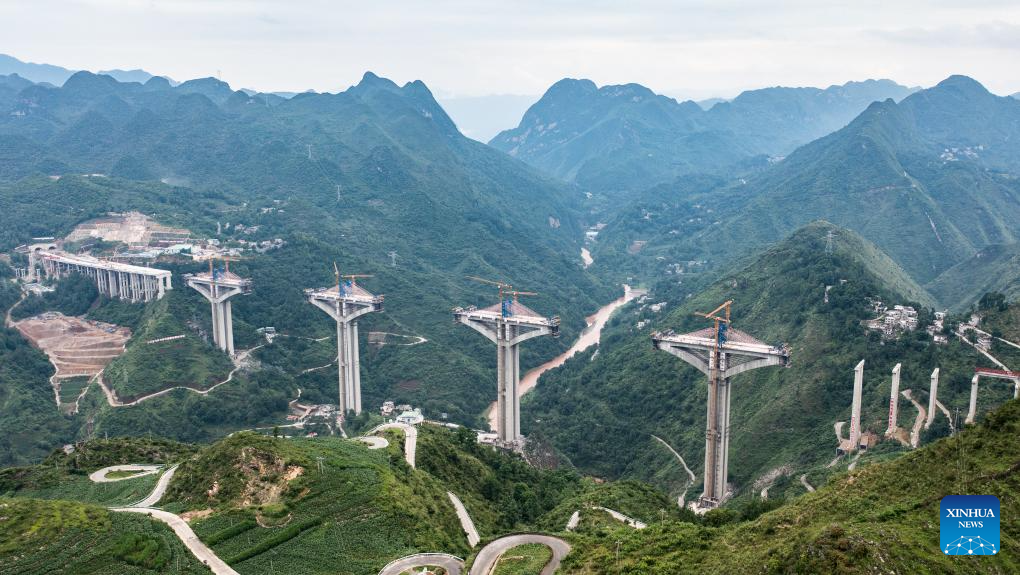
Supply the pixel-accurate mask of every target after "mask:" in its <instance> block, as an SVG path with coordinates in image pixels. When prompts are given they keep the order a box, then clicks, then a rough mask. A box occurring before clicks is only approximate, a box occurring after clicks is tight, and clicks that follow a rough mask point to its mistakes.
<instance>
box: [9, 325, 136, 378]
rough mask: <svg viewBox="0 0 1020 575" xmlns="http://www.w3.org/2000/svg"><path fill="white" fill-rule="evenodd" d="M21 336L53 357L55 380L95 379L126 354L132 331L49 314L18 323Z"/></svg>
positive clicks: (17, 326) (51, 359)
mask: <svg viewBox="0 0 1020 575" xmlns="http://www.w3.org/2000/svg"><path fill="white" fill-rule="evenodd" d="M14 326H15V327H16V328H17V330H18V331H19V332H21V335H23V336H25V339H27V340H28V341H29V342H30V343H31V344H32V345H34V346H35V347H37V348H39V349H41V350H42V351H43V352H45V353H46V355H47V356H49V358H50V361H51V362H52V363H53V365H54V367H56V369H57V373H56V375H54V377H55V378H58V379H59V378H67V377H82V376H88V377H91V376H93V375H95V374H97V373H99V372H100V371H102V369H103V368H104V367H106V366H107V364H109V363H110V362H111V361H113V360H114V359H115V358H117V357H118V356H119V355H120V354H122V353H124V345H125V344H126V343H127V341H128V340H129V339H131V330H130V329H128V328H126V327H119V326H116V325H113V324H108V323H103V322H98V321H92V320H86V319H82V318H78V317H68V316H65V315H63V314H61V313H57V312H46V313H44V314H41V315H37V316H35V317H30V318H28V319H23V320H21V321H19V322H16V323H14Z"/></svg>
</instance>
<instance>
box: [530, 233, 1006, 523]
mask: <svg viewBox="0 0 1020 575" xmlns="http://www.w3.org/2000/svg"><path fill="white" fill-rule="evenodd" d="M830 230H831V231H832V232H833V249H832V253H831V254H830V253H827V251H826V243H827V241H826V238H827V236H828V232H829V231H830ZM865 245H866V242H865V241H864V240H863V239H861V238H860V237H858V236H856V235H855V234H853V233H852V232H849V231H848V230H843V229H840V228H837V227H834V226H832V225H831V224H825V223H817V224H813V225H810V226H807V227H805V228H804V229H802V230H799V231H798V232H797V233H795V234H793V235H792V236H790V237H789V238H788V239H786V240H784V241H783V242H781V243H780V244H778V245H776V246H774V247H772V248H770V249H769V250H768V251H766V252H765V253H764V254H763V255H761V256H760V257H759V258H758V259H756V260H754V261H753V262H751V263H750V264H748V265H747V266H746V267H744V268H742V269H740V270H739V271H736V272H734V273H732V274H730V275H728V276H725V277H723V278H722V279H721V280H719V281H718V282H716V283H715V284H713V285H712V286H711V287H710V288H709V289H707V290H706V291H704V292H703V293H701V294H699V295H697V296H695V297H691V298H687V297H686V296H685V294H684V291H685V290H684V286H676V285H675V284H668V283H666V282H664V283H663V285H662V286H661V287H659V288H657V289H656V290H655V292H654V293H653V295H652V296H651V298H650V301H649V302H648V303H653V302H663V301H665V302H666V308H665V310H666V311H665V313H656V312H654V311H652V310H651V309H650V308H649V307H648V306H647V305H645V306H643V307H642V306H638V305H631V306H630V307H628V308H624V309H623V310H622V311H621V313H619V314H618V315H617V316H616V317H614V318H613V319H612V320H611V322H610V325H609V326H607V329H606V330H605V331H604V332H603V334H602V341H601V343H600V346H599V353H598V356H597V357H596V358H595V359H594V360H592V352H587V353H584V354H580V355H579V356H576V357H574V358H573V359H571V360H570V361H568V362H567V363H566V364H565V365H564V366H563V367H562V368H560V369H558V370H555V371H552V372H549V373H548V374H546V375H544V376H543V377H542V380H541V382H540V384H539V386H538V388H537V390H536V392H535V393H533V394H531V395H529V396H528V397H527V398H526V399H525V401H524V403H523V405H522V409H523V417H522V422H523V424H524V426H525V432H526V433H528V434H531V435H533V436H535V435H536V434H537V435H538V436H541V437H544V438H546V439H547V440H548V441H549V443H551V445H552V447H553V448H554V450H555V451H557V452H559V453H560V454H562V456H563V457H564V459H565V460H567V461H569V462H570V463H572V464H573V465H575V466H577V467H578V468H579V469H580V470H581V471H583V472H584V473H587V474H591V475H595V476H598V477H606V478H610V479H617V478H633V479H638V480H642V481H646V482H650V483H653V484H655V485H657V486H659V487H661V488H662V489H664V490H666V491H667V492H669V493H670V496H671V498H674V499H675V497H676V496H677V495H679V494H680V493H681V492H682V491H683V490H684V488H685V486H686V484H687V480H688V478H687V474H686V473H685V472H684V470H683V468H682V467H681V466H680V464H679V462H678V461H677V460H676V458H675V457H674V456H673V455H672V453H670V452H669V451H668V450H667V449H666V448H665V447H664V446H663V445H662V444H660V443H659V442H658V441H656V440H654V439H653V438H652V435H657V436H659V437H661V438H663V439H665V440H666V441H667V442H669V443H670V445H672V446H673V447H674V448H675V449H676V450H677V451H678V452H679V453H680V454H681V455H682V456H683V457H684V458H685V460H686V461H687V464H688V466H690V468H691V469H692V470H693V471H694V472H695V473H696V474H697V475H698V477H701V472H700V468H701V467H702V461H703V460H704V456H703V453H704V425H705V424H704V421H705V420H704V417H705V416H704V405H705V401H706V399H705V397H706V396H705V394H706V389H705V379H704V376H703V375H702V374H701V373H700V372H698V371H696V370H695V369H693V368H691V367H688V366H686V365H685V364H684V363H683V362H681V361H680V360H679V359H677V358H675V357H672V356H670V355H668V354H666V353H664V352H660V351H655V350H653V349H652V346H651V345H650V343H649V335H650V332H651V331H652V330H664V329H674V330H676V332H678V333H685V332H689V331H694V330H696V329H701V328H703V327H705V325H706V323H705V321H704V320H703V319H702V318H698V317H696V316H695V315H694V312H696V311H708V310H711V309H714V308H715V307H716V306H718V305H719V304H720V303H722V302H724V301H726V300H730V299H732V300H733V301H734V302H735V303H734V305H733V321H734V324H733V325H734V327H735V328H736V329H740V330H742V331H745V332H747V333H749V334H752V335H753V336H754V337H756V338H758V339H760V340H761V341H764V342H768V343H780V342H786V343H788V344H789V345H790V346H791V358H792V361H791V367H790V368H789V369H779V368H769V369H761V370H756V371H752V372H750V373H747V374H743V375H740V376H738V377H737V378H735V380H734V392H733V395H732V421H731V428H730V429H731V431H730V453H731V457H730V479H731V481H733V482H734V484H735V487H736V489H737V493H739V494H741V495H742V496H743V497H751V496H752V493H751V491H752V490H751V489H750V487H751V486H752V485H753V484H754V482H755V481H756V480H758V479H759V478H761V477H762V476H764V475H766V474H767V473H768V472H770V471H772V470H774V469H777V468H781V467H783V466H787V465H789V466H791V468H792V469H793V471H794V473H795V474H796V476H799V475H800V474H801V473H804V472H813V470H815V469H817V468H819V467H822V466H823V465H824V464H827V463H828V462H829V461H830V460H831V459H832V457H833V455H834V451H835V447H836V437H835V435H834V432H833V423H834V422H836V421H840V420H844V421H845V420H846V419H847V414H848V412H849V408H850V400H851V391H852V381H853V380H852V370H853V367H854V365H856V363H857V362H858V361H860V360H861V359H864V360H865V362H866V364H865V383H864V402H863V410H862V413H863V414H864V420H863V425H864V427H865V429H871V430H874V431H876V432H877V433H880V434H881V433H882V432H884V430H885V427H886V418H887V414H888V401H889V386H890V376H889V374H890V371H891V369H892V367H893V366H894V365H895V364H896V363H901V364H902V366H903V367H902V373H903V377H902V381H901V384H900V385H901V389H913V390H914V393H915V397H918V398H922V399H921V400H922V401H925V399H924V398H925V397H926V390H927V389H928V376H929V374H930V373H931V371H932V370H933V369H934V368H935V367H939V368H940V369H941V374H942V375H941V385H940V389H939V399H940V400H941V402H942V403H943V404H945V405H946V406H947V408H948V409H950V411H953V410H955V409H956V408H961V409H963V410H964V412H966V406H967V402H968V398H969V389H970V387H969V381H970V377H971V376H972V375H973V370H974V367H975V366H978V365H989V366H990V365H991V363H990V362H989V361H988V360H987V359H985V358H983V356H979V355H978V354H977V353H976V352H975V351H974V350H973V349H972V348H971V347H969V346H967V345H965V344H962V343H961V342H960V341H959V340H957V339H955V338H954V339H953V341H951V342H950V343H949V345H945V346H936V345H933V344H932V343H931V339H930V336H928V335H927V334H926V333H925V332H924V329H923V328H924V327H925V326H926V325H927V324H929V323H930V322H931V318H932V315H931V310H930V309H925V308H924V307H922V306H920V304H918V303H916V302H913V300H912V299H911V298H909V297H908V296H904V295H901V294H898V293H897V292H896V291H893V289H892V288H891V287H890V285H892V286H895V285H897V284H896V283H895V282H888V281H886V278H896V277H902V274H900V273H896V268H895V267H889V266H890V265H891V264H889V262H888V260H887V259H883V258H875V257H872V256H871V255H870V254H871V253H872V250H873V248H872V250H868V249H864V248H863V247H862V246H865ZM826 286H833V287H832V288H831V289H830V290H829V301H828V303H826V302H825V287H826ZM868 298H878V299H880V300H882V301H883V302H885V303H886V304H887V305H892V304H904V305H911V304H913V305H915V306H918V307H919V309H920V312H919V328H918V330H917V331H915V332H910V333H906V334H904V335H902V336H900V337H898V338H896V339H893V340H888V341H884V342H883V341H882V340H881V339H880V337H879V334H878V333H877V332H874V331H868V330H867V329H865V327H864V326H863V325H862V321H864V320H867V319H872V318H874V317H875V315H876V314H875V312H873V311H872V310H871V308H870V307H869V305H868ZM640 321H645V322H650V323H648V324H647V325H645V326H644V327H642V328H641V329H638V328H637V324H638V322H640ZM1007 397H1008V394H1007V392H1006V390H1005V389H994V390H993V389H989V394H988V395H987V396H982V405H981V410H980V411H982V412H984V411H986V410H987V409H988V407H989V406H994V405H999V404H1001V403H1002V402H1003V401H1005V399H1007ZM986 402H987V403H986ZM914 413H915V412H914V410H913V408H912V406H911V405H910V404H909V403H908V402H906V401H901V403H900V422H899V423H900V426H901V427H904V428H908V429H909V427H910V425H911V422H912V417H913V415H914ZM883 448H885V449H889V450H891V451H893V452H898V451H901V450H902V449H903V448H902V447H898V444H897V443H895V442H887V444H883ZM870 457H871V455H870V454H869V455H868V456H866V457H865V459H864V461H867V459H869V458H870ZM819 477H822V476H821V475H820V476H819ZM786 481H789V480H788V479H787V480H786ZM783 485H789V486H790V487H791V489H792V490H793V491H794V492H796V489H797V488H798V487H797V486H798V485H799V481H794V482H792V483H785V484H783ZM783 485H780V486H779V487H780V491H779V492H776V495H777V496H778V495H780V494H781V493H782V491H784V489H783ZM800 489H801V490H802V489H803V488H802V487H801V488H800ZM700 491H701V486H700V484H698V485H693V486H690V488H689V489H688V490H687V498H688V500H690V499H691V498H693V497H697V495H698V494H699V493H700ZM755 495H756V494H755ZM736 503H737V504H739V502H736Z"/></svg>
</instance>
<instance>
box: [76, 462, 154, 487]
mask: <svg viewBox="0 0 1020 575" xmlns="http://www.w3.org/2000/svg"><path fill="white" fill-rule="evenodd" d="M160 469H163V466H162V465H111V466H110V467H104V468H102V469H100V470H99V471H93V472H92V474H91V475H89V480H90V481H92V482H93V483H112V482H114V481H124V480H125V479H134V478H135V477H141V476H143V475H152V474H154V473H159V470H160ZM115 471H137V472H138V473H136V474H135V475H130V476H128V477H116V478H110V477H107V475H109V474H110V473H113V472H115Z"/></svg>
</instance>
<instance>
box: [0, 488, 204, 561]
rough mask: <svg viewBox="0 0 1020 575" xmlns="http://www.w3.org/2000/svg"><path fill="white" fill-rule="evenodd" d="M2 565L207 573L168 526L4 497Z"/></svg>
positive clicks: (138, 517)
mask: <svg viewBox="0 0 1020 575" xmlns="http://www.w3.org/2000/svg"><path fill="white" fill-rule="evenodd" d="M0 516H2V517H3V520H2V521H0V564H2V565H3V572H4V573H5V574H10V575H35V574H37V573H67V574H68V575H77V574H82V575H84V574H86V573H87V574H90V575H136V574H138V575H140V574H143V573H153V572H157V573H167V572H173V573H185V574H189V573H190V574H200V573H208V572H209V569H208V567H206V566H204V565H202V564H201V563H199V562H198V560H196V559H195V557H194V556H193V555H192V554H191V553H190V552H189V551H188V550H187V549H186V548H185V547H184V545H183V544H182V543H181V542H180V540H179V539H178V538H177V536H176V535H175V534H174V533H173V531H171V530H170V528H169V527H167V526H166V525H163V524H162V523H157V522H156V521H153V520H151V519H149V518H147V517H145V516H143V515H136V514H133V513H111V512H108V511H107V510H105V509H102V508H100V507H94V506H92V505H84V504H81V503H76V502H71V501H42V500H38V499H6V498H0Z"/></svg>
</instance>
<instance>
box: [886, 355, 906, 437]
mask: <svg viewBox="0 0 1020 575" xmlns="http://www.w3.org/2000/svg"><path fill="white" fill-rule="evenodd" d="M900 367H902V366H901V364H899V363H897V364H896V367H894V368H892V390H891V391H890V393H889V427H888V428H887V429H886V430H885V434H886V435H887V436H891V435H892V434H893V433H896V428H897V427H898V426H897V424H896V417H897V415H898V414H899V405H900V403H899V397H900Z"/></svg>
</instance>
